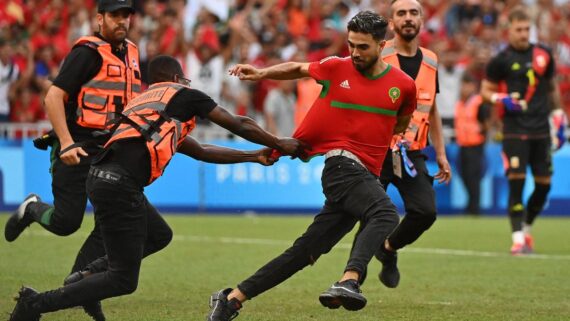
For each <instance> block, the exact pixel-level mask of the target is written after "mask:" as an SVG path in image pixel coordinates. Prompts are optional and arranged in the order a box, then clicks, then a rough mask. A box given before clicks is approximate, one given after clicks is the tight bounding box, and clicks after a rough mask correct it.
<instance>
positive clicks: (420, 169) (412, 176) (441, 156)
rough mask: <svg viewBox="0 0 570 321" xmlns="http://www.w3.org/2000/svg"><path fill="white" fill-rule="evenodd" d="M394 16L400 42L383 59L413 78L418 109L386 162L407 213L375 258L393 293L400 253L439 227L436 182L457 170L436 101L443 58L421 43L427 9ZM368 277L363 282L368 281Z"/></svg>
mask: <svg viewBox="0 0 570 321" xmlns="http://www.w3.org/2000/svg"><path fill="white" fill-rule="evenodd" d="M390 11H391V19H390V28H391V29H392V31H394V33H395V37H394V39H392V40H391V41H388V42H387V44H386V48H385V49H384V50H383V51H382V58H383V59H384V61H386V62H387V63H389V64H391V65H393V66H394V67H397V68H400V69H401V70H402V71H404V72H405V73H406V74H408V75H409V76H410V77H412V78H413V79H414V80H415V83H416V88H417V109H416V111H415V112H414V114H413V116H412V120H411V121H410V124H409V126H408V128H407V129H406V131H405V132H404V133H402V134H396V135H394V137H393V139H392V142H391V145H390V146H391V149H392V153H391V155H388V157H386V158H385V160H384V164H383V165H382V173H381V175H380V182H381V184H382V186H384V188H388V185H389V184H390V183H392V184H394V186H396V188H397V189H398V191H399V193H400V195H401V196H402V199H403V201H404V208H405V211H406V215H405V217H404V218H403V219H402V221H401V222H400V224H399V225H398V227H397V228H396V229H395V230H393V231H392V232H391V234H390V235H389V237H388V238H387V239H386V240H385V242H384V244H383V245H382V246H381V247H380V248H378V251H377V252H376V255H375V256H376V258H377V259H378V260H380V262H382V270H381V271H380V274H379V278H380V281H381V282H382V283H383V284H384V285H385V286H387V287H389V288H395V287H397V286H398V284H399V282H400V272H399V270H398V266H397V253H396V251H397V250H398V249H401V248H403V247H404V246H406V245H408V244H411V243H413V242H414V241H415V240H417V239H418V238H419V237H420V235H422V233H423V232H424V231H426V230H427V229H428V228H430V226H431V225H432V224H433V223H434V222H435V219H436V205H435V191H434V189H433V180H434V177H435V178H436V179H437V180H438V181H439V183H446V184H447V183H449V180H450V179H451V168H450V167H449V163H448V161H447V156H446V153H445V144H444V140H443V133H442V125H441V118H440V116H439V112H438V110H437V105H436V103H435V96H436V94H437V93H438V92H439V89H438V81H437V56H436V55H435V53H433V52H432V51H430V50H428V49H425V48H422V47H420V46H419V44H418V42H419V39H418V34H419V32H420V28H421V27H422V18H423V8H422V6H421V4H420V3H419V2H418V1H417V0H393V1H392V3H391V10H390ZM428 133H429V135H430V136H431V142H432V144H433V147H434V149H435V153H436V161H437V165H438V167H439V171H438V172H437V173H436V174H435V176H434V177H432V176H430V175H429V173H428V170H427V167H426V163H425V160H426V159H427V156H426V155H425V154H423V153H422V149H424V148H425V147H426V146H427V141H428ZM361 230H362V228H361ZM364 278H365V277H363V278H362V280H361V282H364Z"/></svg>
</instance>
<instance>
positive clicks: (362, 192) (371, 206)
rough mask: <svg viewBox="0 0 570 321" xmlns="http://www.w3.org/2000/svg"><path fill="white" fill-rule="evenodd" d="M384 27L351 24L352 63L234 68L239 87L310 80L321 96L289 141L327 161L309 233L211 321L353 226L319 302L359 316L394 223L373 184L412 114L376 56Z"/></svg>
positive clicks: (222, 320)
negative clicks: (365, 286)
mask: <svg viewBox="0 0 570 321" xmlns="http://www.w3.org/2000/svg"><path fill="white" fill-rule="evenodd" d="M387 25H388V23H387V22H386V20H384V18H382V17H380V16H379V15H377V14H375V13H373V12H371V11H364V12H360V13H358V14H357V15H356V16H354V17H353V18H352V19H351V20H350V22H349V23H348V49H349V51H350V57H345V58H338V57H328V58H325V59H323V60H321V61H320V62H313V63H298V62H288V63H283V64H278V65H275V66H271V67H268V68H263V69H257V68H255V67H253V66H251V65H236V66H234V67H233V68H231V69H230V74H233V75H236V76H238V77H239V78H240V79H241V80H253V81H258V80H260V79H276V80H285V79H297V78H303V77H312V78H314V79H315V80H316V81H317V82H319V83H320V84H321V85H322V86H323V88H322V91H321V94H320V96H319V97H318V98H317V100H315V102H314V103H313V106H312V107H311V109H310V110H309V112H308V113H307V116H306V117H305V119H304V120H303V122H302V123H301V124H300V126H299V128H298V129H297V131H296V132H295V133H294V134H293V137H294V138H297V139H299V140H301V141H303V142H305V143H307V144H308V145H310V146H311V147H312V149H311V150H310V151H309V152H308V155H306V159H309V158H311V157H314V156H318V155H324V156H325V159H326V160H325V168H324V170H323V174H322V186H323V192H324V194H325V196H326V201H325V204H324V206H323V209H322V210H321V212H320V213H319V214H317V215H316V216H315V218H314V221H313V223H311V225H309V227H308V229H307V231H306V232H305V233H304V234H303V235H302V236H301V237H299V238H298V239H297V240H295V242H294V244H293V245H292V246H291V247H290V248H289V249H287V250H286V251H285V252H284V253H283V254H281V255H279V256H278V257H276V258H275V259H273V260H272V261H270V262H269V263H267V264H266V265H265V266H263V267H262V268H261V269H259V270H258V271H257V272H256V273H255V274H254V275H252V276H251V277H249V278H248V279H246V280H244V281H243V282H241V283H240V284H238V286H237V288H236V289H231V288H227V289H223V290H220V291H218V292H216V293H214V294H213V295H212V297H211V298H210V308H211V310H210V312H209V314H208V320H209V321H227V320H231V319H232V318H234V317H235V316H236V315H237V313H238V310H239V309H240V308H241V306H242V303H243V302H244V301H245V300H247V299H252V298H253V297H255V296H257V295H259V294H261V293H263V292H265V291H267V290H269V289H271V288H273V287H274V286H276V285H278V284H280V283H281V282H283V281H285V280H286V279H288V278H289V277H291V276H292V275H293V274H295V273H296V272H297V271H299V270H301V269H303V268H304V267H306V266H307V265H312V264H314V263H315V262H316V260H317V259H318V258H319V257H320V256H321V255H322V254H325V253H328V252H329V251H330V250H331V249H332V247H333V246H334V245H335V244H336V243H337V242H338V241H340V240H341V239H342V237H343V236H344V235H345V234H346V233H348V232H349V231H350V230H352V228H353V227H354V225H355V224H356V222H357V221H360V222H362V226H363V228H362V231H361V233H360V235H359V236H358V238H357V239H356V242H355V245H354V250H353V251H352V255H351V257H350V259H349V261H348V263H347V265H346V267H345V269H344V274H343V275H342V277H341V279H340V280H339V281H338V282H336V283H335V284H333V286H332V287H331V288H329V289H328V290H327V291H325V292H324V293H322V294H321V295H320V297H319V300H320V301H321V304H322V305H323V306H325V307H328V308H331V309H335V308H339V307H340V306H343V307H344V308H345V309H347V310H352V311H354V310H359V309H362V308H363V307H364V306H365V305H366V298H365V297H364V296H363V295H362V294H361V291H360V287H359V284H358V279H359V277H360V275H362V273H363V272H364V270H365V269H366V266H367V265H368V262H369V261H370V259H371V258H372V256H373V255H374V252H375V251H376V250H377V249H378V248H379V247H380V246H381V244H382V242H383V241H384V240H385V239H386V237H387V235H388V233H389V232H390V231H392V230H393V228H394V227H395V226H396V225H397V223H398V216H397V212H396V208H395V206H394V204H392V202H391V200H390V198H389V197H388V196H387V195H386V193H385V192H384V190H383V189H382V186H381V185H380V184H379V182H378V175H379V174H380V169H381V165H382V161H383V159H384V156H385V155H386V152H387V150H388V147H389V145H390V141H391V139H392V135H393V134H394V133H400V132H402V131H403V130H404V129H405V128H406V127H407V125H408V122H409V120H410V118H411V114H412V113H413V111H414V110H415V106H416V88H415V84H414V82H413V80H412V79H411V78H410V77H409V76H407V75H406V74H405V73H404V72H402V71H400V70H398V69H396V68H392V67H391V66H390V65H388V64H386V63H385V62H384V61H383V60H382V58H381V57H380V54H381V52H382V49H383V48H384V45H385V43H386V42H385V40H384V36H385V33H386V27H387Z"/></svg>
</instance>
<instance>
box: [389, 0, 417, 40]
mask: <svg viewBox="0 0 570 321" xmlns="http://www.w3.org/2000/svg"><path fill="white" fill-rule="evenodd" d="M391 9H392V18H391V20H390V28H391V29H392V31H394V33H395V34H396V35H398V36H399V37H400V38H402V39H404V40H406V41H411V40H413V39H414V38H416V37H417V35H418V34H419V33H420V29H421V27H422V7H421V5H420V3H419V2H418V1H416V0H399V1H396V2H394V3H393V4H392V7H391Z"/></svg>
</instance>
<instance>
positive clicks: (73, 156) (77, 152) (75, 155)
mask: <svg viewBox="0 0 570 321" xmlns="http://www.w3.org/2000/svg"><path fill="white" fill-rule="evenodd" d="M72 144H73V142H71V144H65V145H63V144H62V145H61V149H60V150H62V151H65V152H64V153H61V154H59V159H61V161H62V162H63V163H64V164H65V165H77V164H79V162H80V161H81V159H80V157H81V156H87V155H88V154H87V153H86V152H85V151H84V150H83V148H81V147H75V148H71V149H70V150H66V148H68V147H69V146H71V145H72Z"/></svg>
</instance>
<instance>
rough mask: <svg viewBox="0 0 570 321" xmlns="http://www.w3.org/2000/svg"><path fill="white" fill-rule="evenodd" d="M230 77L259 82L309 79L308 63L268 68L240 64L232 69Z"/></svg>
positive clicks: (292, 63)
mask: <svg viewBox="0 0 570 321" xmlns="http://www.w3.org/2000/svg"><path fill="white" fill-rule="evenodd" d="M229 73H230V75H232V76H237V77H239V79H240V80H252V81H257V80H261V79H274V80H287V79H299V78H304V77H309V63H308V62H285V63H281V64H277V65H274V66H270V67H267V68H261V69H258V68H255V67H254V66H252V65H247V64H238V65H235V66H233V67H232V68H230V70H229Z"/></svg>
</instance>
